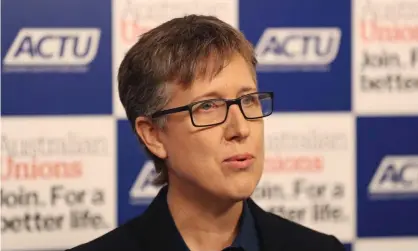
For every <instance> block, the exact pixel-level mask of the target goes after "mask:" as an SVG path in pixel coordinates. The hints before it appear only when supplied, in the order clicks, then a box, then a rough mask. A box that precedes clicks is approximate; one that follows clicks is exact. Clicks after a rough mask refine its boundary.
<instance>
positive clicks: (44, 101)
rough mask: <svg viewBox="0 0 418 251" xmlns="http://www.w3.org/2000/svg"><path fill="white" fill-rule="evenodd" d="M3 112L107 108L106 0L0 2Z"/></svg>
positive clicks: (108, 28)
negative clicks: (0, 13)
mask: <svg viewBox="0 0 418 251" xmlns="http://www.w3.org/2000/svg"><path fill="white" fill-rule="evenodd" d="M1 8H2V10H3V11H2V15H1V29H2V34H1V35H2V36H1V57H2V75H1V77H2V91H3V93H5V94H7V95H2V100H1V105H2V114H3V115H44V114H93V113H94V114H111V112H112V75H111V74H112V71H111V60H112V58H111V54H112V53H111V3H110V1H108V0H107V1H103V0H90V1H84V0H72V1H54V0H38V1H22V0H5V1H2V2H1Z"/></svg>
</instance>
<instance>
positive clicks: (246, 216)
mask: <svg viewBox="0 0 418 251" xmlns="http://www.w3.org/2000/svg"><path fill="white" fill-rule="evenodd" d="M173 221H174V220H173ZM238 224H239V226H238V227H239V230H238V234H237V236H236V237H235V240H234V242H233V243H232V245H231V246H230V247H232V248H241V249H243V251H259V250H260V248H259V240H258V235H257V230H256V225H255V222H254V218H253V216H252V214H251V211H250V209H249V207H248V204H247V202H246V201H244V205H243V210H242V214H241V217H240V220H239V222H238ZM176 238H178V239H179V240H180V241H181V242H182V243H183V244H184V249H183V250H184V251H189V248H188V247H187V245H186V243H185V242H184V240H183V238H182V237H181V235H180V232H179V231H178V230H177V231H176Z"/></svg>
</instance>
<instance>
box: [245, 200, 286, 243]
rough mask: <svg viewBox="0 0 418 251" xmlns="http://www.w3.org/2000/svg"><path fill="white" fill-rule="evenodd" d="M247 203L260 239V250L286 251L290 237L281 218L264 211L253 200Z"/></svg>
mask: <svg viewBox="0 0 418 251" xmlns="http://www.w3.org/2000/svg"><path fill="white" fill-rule="evenodd" d="M247 202H248V206H249V208H250V210H251V213H252V214H253V217H254V220H255V225H256V228H257V232H258V235H259V238H260V246H261V247H260V249H261V250H263V251H286V250H287V248H286V242H287V238H288V236H287V232H286V230H285V229H284V228H283V225H282V224H280V223H281V222H280V218H278V217H276V216H272V215H270V213H268V212H266V211H264V210H263V209H262V208H260V207H259V206H258V205H257V204H256V203H255V202H254V201H253V200H252V199H248V200H247Z"/></svg>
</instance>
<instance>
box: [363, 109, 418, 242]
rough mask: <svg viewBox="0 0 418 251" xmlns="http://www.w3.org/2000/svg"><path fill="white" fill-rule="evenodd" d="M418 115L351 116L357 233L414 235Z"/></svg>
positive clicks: (416, 225) (416, 226)
mask: <svg viewBox="0 0 418 251" xmlns="http://www.w3.org/2000/svg"><path fill="white" fill-rule="evenodd" d="M417 128H418V117H406V116H405V117H360V118H358V120H357V198H358V201H357V234H358V236H359V237H384V236H417V235H418V220H417V212H418V176H417V173H418V172H417V171H418V130H417Z"/></svg>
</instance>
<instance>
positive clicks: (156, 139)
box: [135, 117, 167, 159]
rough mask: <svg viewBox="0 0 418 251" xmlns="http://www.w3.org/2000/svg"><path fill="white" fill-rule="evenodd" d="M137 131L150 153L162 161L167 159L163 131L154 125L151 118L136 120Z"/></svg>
mask: <svg viewBox="0 0 418 251" xmlns="http://www.w3.org/2000/svg"><path fill="white" fill-rule="evenodd" d="M135 131H136V133H137V134H138V135H139V137H140V138H141V140H142V142H144V144H145V146H146V147H147V148H148V150H149V151H150V152H152V153H153V154H154V155H156V156H157V157H159V158H160V159H165V158H166V157H167V151H166V149H165V147H164V144H163V142H162V141H161V137H160V133H161V129H160V128H159V127H158V126H156V125H155V124H153V123H152V122H151V121H150V119H149V118H146V117H138V118H136V120H135Z"/></svg>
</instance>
